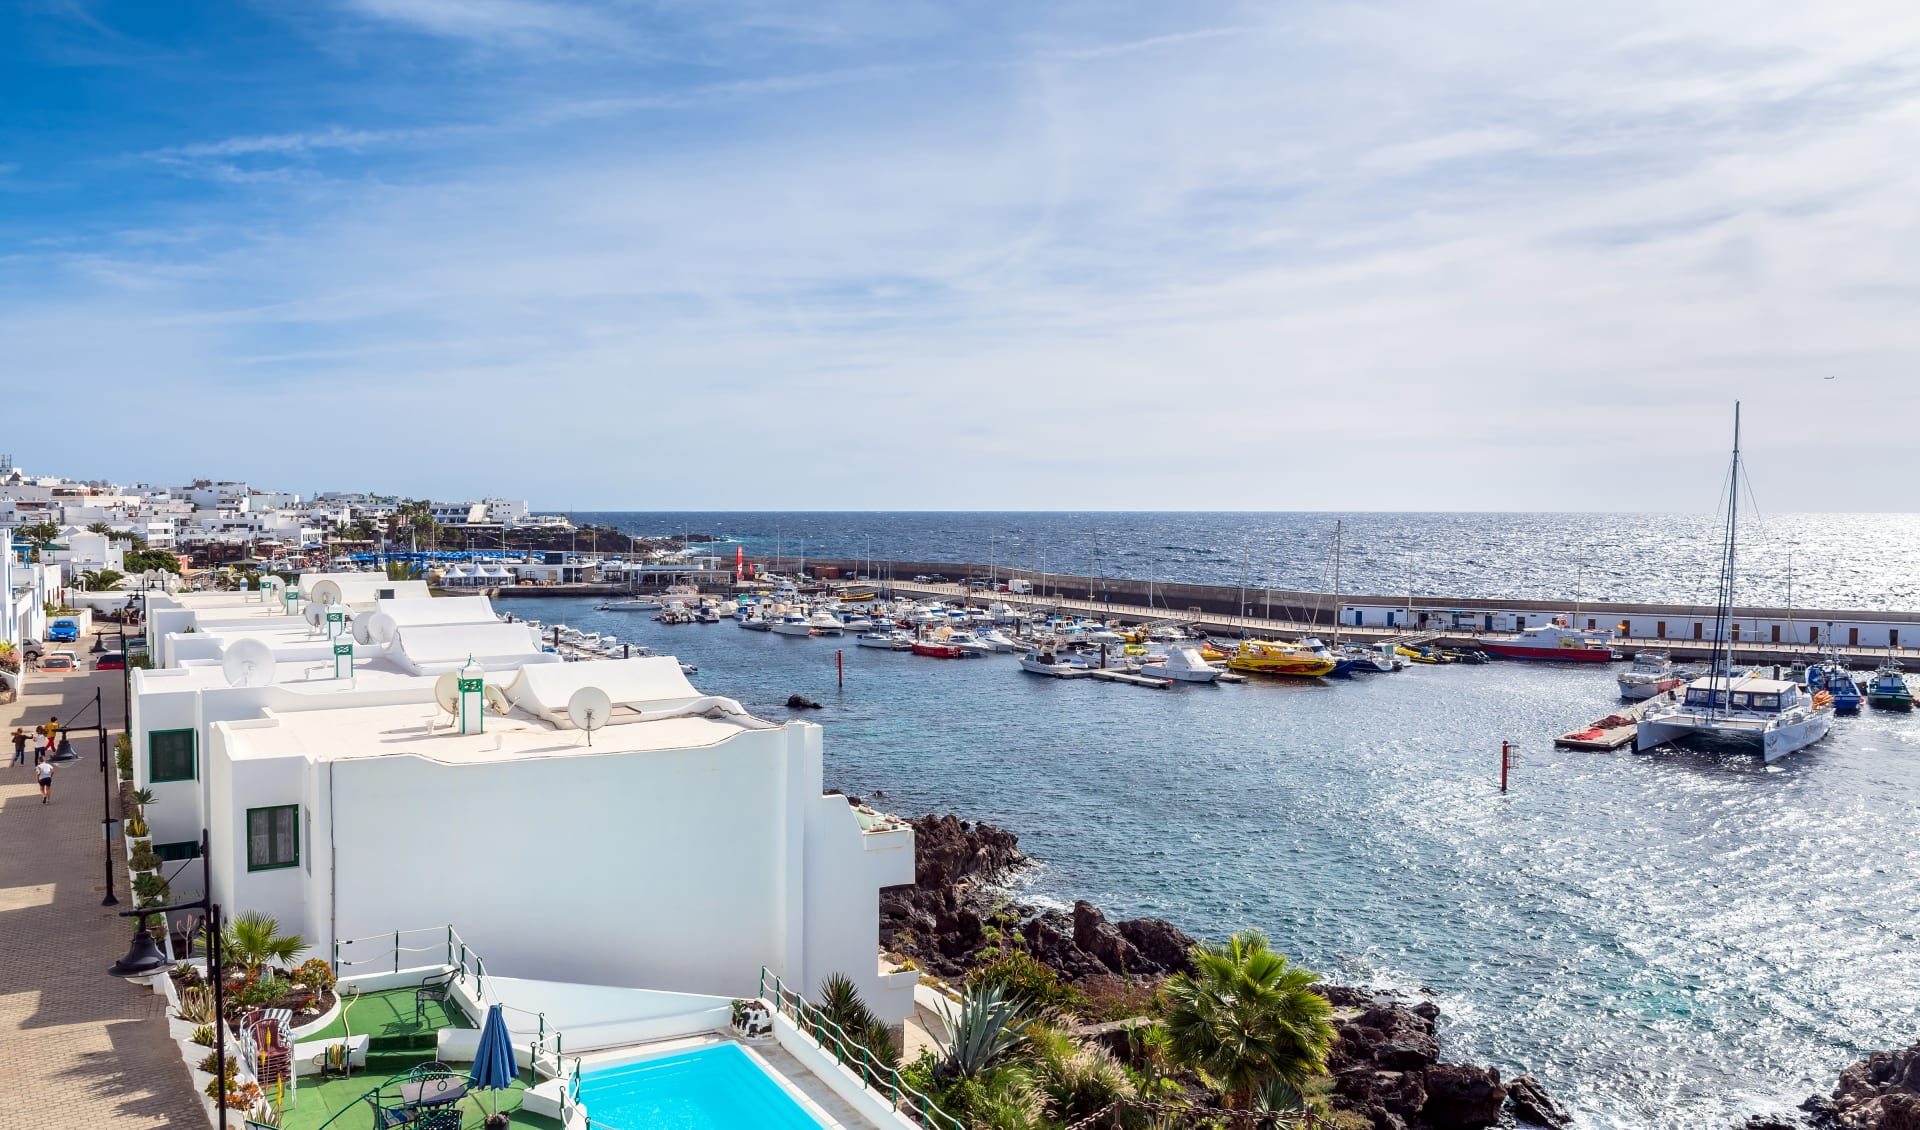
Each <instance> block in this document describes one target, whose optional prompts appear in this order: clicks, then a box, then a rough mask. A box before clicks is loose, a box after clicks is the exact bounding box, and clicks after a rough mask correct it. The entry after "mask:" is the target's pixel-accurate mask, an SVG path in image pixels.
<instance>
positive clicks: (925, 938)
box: [880, 814, 1853, 1130]
mask: <svg viewBox="0 0 1920 1130" xmlns="http://www.w3.org/2000/svg"><path fill="white" fill-rule="evenodd" d="M912 824H913V829H914V883H913V885H912V886H905V887H890V888H888V889H886V890H884V891H882V892H881V894H880V945H881V948H883V949H884V950H886V951H887V952H889V953H891V954H895V955H898V956H900V957H905V958H911V959H912V960H913V962H914V964H915V965H917V966H918V967H920V968H921V969H923V970H925V971H927V972H929V973H932V974H934V975H936V976H940V977H945V978H959V977H963V976H965V974H966V973H967V972H968V971H969V970H971V969H973V968H974V967H976V966H978V965H980V964H983V963H984V961H985V960H987V959H988V958H989V957H990V956H992V955H993V954H996V953H1000V952H1004V951H1006V950H1020V951H1023V952H1025V953H1027V954H1029V955H1031V956H1032V957H1033V958H1035V959H1036V960H1038V961H1040V962H1042V963H1044V964H1045V965H1047V966H1048V967H1049V968H1051V969H1053V970H1054V971H1055V972H1056V973H1058V974H1059V975H1060V976H1061V977H1062V978H1063V979H1065V980H1066V981H1068V982H1070V983H1072V984H1073V985H1075V986H1076V987H1079V988H1081V989H1083V990H1086V991H1088V993H1089V995H1090V996H1100V997H1105V998H1109V999H1110V998H1112V997H1113V996H1115V995H1116V994H1117V993H1119V992H1121V991H1123V989H1124V988H1134V987H1138V986H1142V985H1157V984H1158V982H1159V981H1160V980H1161V979H1163V978H1165V977H1167V976H1170V975H1172V974H1174V973H1178V972H1183V971H1185V970H1186V969H1187V968H1188V959H1187V951H1188V950H1189V949H1190V948H1191V947H1192V945H1193V944H1194V939H1193V938H1192V937H1191V936H1189V935H1188V934H1187V933H1186V932H1184V931H1183V930H1181V929H1180V928H1179V927H1178V926H1175V925H1174V924H1173V923H1170V922H1166V921H1164V920H1162V919H1158V918H1133V919H1126V920H1123V921H1118V922H1110V921H1108V920H1107V917H1106V915H1105V914H1103V913H1102V912H1101V911H1100V909H1099V908H1098V907H1096V906H1094V905H1093V904H1091V903H1089V902H1085V901H1080V902H1076V903H1074V904H1073V909H1072V910H1071V911H1067V910H1059V909H1042V908H1040V907H1037V906H1034V905H1031V904H1028V903H1023V902H1020V901H1018V900H1014V899H1010V898H1008V897H1007V896H1006V894H1005V892H1004V889H1003V887H1002V886H1001V885H1000V884H1002V883H1004V881H1005V880H1006V879H1007V878H1008V877H1010V876H1011V875H1013V874H1014V873H1015V872H1017V871H1018V870H1019V869H1020V868H1022V867H1024V866H1026V865H1027V864H1028V863H1029V860H1028V859H1027V857H1026V855H1024V854H1023V853H1022V852H1021V851H1020V847H1019V839H1018V837H1016V836H1015V835H1014V834H1013V833H1012V832H1009V831H1007V830H1005V829H1003V828H996V827H994V826H992V825H990V824H980V823H971V822H968V821H964V820H961V819H959V818H958V817H955V816H934V815H931V814H929V815H927V816H922V817H918V818H916V819H914V820H913V821H912ZM1322 991H1323V992H1324V994H1325V995H1326V997H1327V999H1328V1001H1329V1002H1330V1003H1331V1004H1332V1005H1333V1006H1334V1026H1335V1028H1336V1030H1337V1031H1338V1032H1339V1035H1340V1038H1339V1041H1338V1043H1336V1044H1335V1046H1334V1049H1333V1053H1332V1055H1331V1057H1330V1058H1329V1061H1328V1068H1329V1070H1330V1071H1331V1073H1332V1075H1333V1080H1334V1092H1333V1096H1332V1102H1333V1106H1334V1108H1335V1109H1336V1110H1346V1111H1352V1112H1355V1113H1357V1114H1359V1115H1361V1116H1363V1117H1365V1118H1366V1119H1367V1120H1368V1121H1369V1122H1371V1123H1372V1125H1373V1127H1374V1130H1471V1128H1477V1127H1487V1126H1498V1125H1512V1124H1518V1125H1529V1126H1545V1127H1552V1128H1555V1130H1558V1128H1562V1127H1567V1126H1571V1125H1572V1124H1573V1120H1572V1118H1571V1117H1570V1116H1569V1115H1568V1114H1567V1112H1566V1111H1565V1109H1564V1108H1562V1107H1561V1106H1560V1104H1559V1103H1557V1102H1556V1101H1554V1099H1553V1098H1552V1096H1550V1095H1549V1094H1547V1092H1546V1090H1545V1089H1544V1088H1543V1087H1541V1085H1540V1083H1539V1081H1538V1080H1536V1079H1534V1078H1533V1077H1532V1076H1531V1075H1521V1076H1518V1077H1516V1078H1513V1079H1510V1080H1502V1079H1501V1077H1500V1072H1499V1071H1498V1069H1495V1068H1491V1067H1479V1066H1475V1065H1473V1064H1462V1063H1449V1062H1445V1061H1443V1060H1441V1059H1440V1041H1439V1038H1438V1036H1437V1035H1436V1031H1435V1023H1436V1021H1437V1020H1438V1019H1439V1015H1440V1010H1439V1008H1438V1007H1437V1006H1436V1005H1435V1004H1434V1003H1433V1002H1432V1001H1417V1002H1409V1001H1408V1000H1406V999H1405V998H1402V997H1400V996H1398V995H1396V994H1391V993H1382V992H1378V991H1376V990H1373V989H1368V988H1356V987H1350V986H1344V985H1325V986H1323V988H1322ZM1847 1130H1853V1128H1852V1127H1850V1126H1849V1127H1847Z"/></svg>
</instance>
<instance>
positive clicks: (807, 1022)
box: [760, 965, 966, 1130]
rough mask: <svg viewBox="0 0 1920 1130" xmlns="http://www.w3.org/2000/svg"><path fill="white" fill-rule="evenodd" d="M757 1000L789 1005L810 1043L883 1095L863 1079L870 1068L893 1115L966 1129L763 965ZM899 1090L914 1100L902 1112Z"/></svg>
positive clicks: (942, 1129) (785, 1008) (778, 1008)
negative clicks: (852, 1067) (854, 1067)
mask: <svg viewBox="0 0 1920 1130" xmlns="http://www.w3.org/2000/svg"><path fill="white" fill-rule="evenodd" d="M769 979H771V980H772V982H773V995H772V997H768V995H767V982H768V980H769ZM760 999H761V1000H765V1001H768V1002H769V1003H770V1004H772V1005H773V1007H774V1011H775V1012H778V1013H782V1014H786V1013H788V1012H789V1005H791V1017H792V1020H793V1024H794V1027H796V1028H798V1029H799V1030H800V1031H801V1033H803V1034H804V1035H806V1036H808V1037H809V1038H811V1039H812V1040H813V1042H814V1043H816V1044H819V1045H820V1048H821V1050H822V1051H831V1052H832V1053H833V1057H834V1062H835V1063H837V1064H838V1065H839V1066H841V1067H843V1068H845V1067H846V1066H847V1063H848V1061H849V1060H852V1061H854V1062H856V1063H858V1064H859V1065H860V1085H861V1087H863V1088H864V1089H866V1090H868V1091H872V1092H873V1093H874V1094H876V1095H883V1097H884V1093H883V1092H881V1091H880V1090H878V1089H877V1088H876V1087H875V1086H874V1085H873V1083H872V1082H871V1081H869V1080H868V1078H867V1072H868V1069H869V1068H871V1069H872V1071H873V1073H874V1075H875V1076H876V1077H877V1078H878V1079H880V1080H883V1081H885V1082H886V1083H887V1084H888V1085H889V1089H890V1091H891V1097H890V1099H889V1102H890V1105H891V1107H892V1109H893V1110H895V1111H896V1112H899V1113H904V1114H909V1115H912V1116H914V1117H915V1119H916V1120H917V1121H918V1122H919V1123H920V1124H921V1125H922V1126H930V1127H935V1128H937V1130H966V1127H965V1126H964V1125H962V1124H961V1122H960V1120H959V1119H957V1118H955V1117H953V1116H952V1115H950V1114H948V1113H947V1112H946V1111H944V1110H941V1109H940V1108H939V1106H937V1105H935V1103H934V1101H933V1100H932V1099H930V1098H928V1097H927V1096H926V1095H924V1094H921V1093H920V1092H919V1091H917V1090H915V1089H914V1087H913V1085H912V1084H911V1083H908V1082H907V1081H906V1080H905V1079H902V1078H901V1077H900V1071H899V1069H898V1068H895V1067H892V1066H890V1065H888V1064H884V1063H881V1062H879V1061H878V1060H876V1059H874V1057H873V1053H872V1052H870V1051H868V1050H867V1048H866V1046H865V1045H863V1044H861V1043H860V1042H859V1041H857V1040H854V1039H853V1038H852V1037H850V1036H848V1035H847V1033H846V1032H845V1031H844V1030H843V1029H842V1028H841V1027H840V1025H838V1024H837V1023H835V1022H834V1021H833V1019H832V1018H831V1017H829V1016H828V1015H827V1014H826V1012H825V1011H823V1010H822V1009H821V1008H820V1006H819V1005H816V1004H813V1003H812V1002H810V1001H808V1000H807V999H806V998H805V997H803V996H801V995H800V994H799V993H796V992H794V991H793V990H792V989H789V988H787V987H786V985H785V984H784V983H782V982H781V980H780V975H779V974H778V973H775V972H773V971H772V970H770V969H768V968H767V967H766V966H764V965H763V966H761V967H760ZM822 1032H825V1033H826V1034H827V1035H829V1036H831V1037H832V1039H833V1046H832V1047H831V1048H829V1047H828V1046H827V1042H826V1041H825V1040H822V1039H821V1038H820V1034H821V1033H822ZM849 1047H851V1048H852V1049H853V1052H854V1053H856V1054H853V1055H849V1054H848V1051H847V1049H848V1048H849ZM902 1091H905V1092H906V1093H907V1094H909V1095H911V1096H913V1098H914V1099H915V1100H917V1101H916V1102H914V1103H912V1104H909V1106H908V1108H907V1109H906V1110H905V1111H902V1110H901V1107H900V1093H901V1092H902Z"/></svg>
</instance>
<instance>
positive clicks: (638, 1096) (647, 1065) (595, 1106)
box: [580, 1044, 820, 1130]
mask: <svg viewBox="0 0 1920 1130" xmlns="http://www.w3.org/2000/svg"><path fill="white" fill-rule="evenodd" d="M580 1101H581V1102H582V1103H584V1104H586V1108H587V1113H588V1114H589V1115H590V1116H591V1117H592V1119H593V1124H594V1125H595V1126H601V1127H606V1128H608V1130H737V1128H738V1127H742V1126H754V1127H760V1128H762V1130H819V1127H820V1124H819V1123H818V1122H816V1121H814V1119H813V1118H812V1117H811V1116H809V1115H808V1114H807V1112H806V1111H804V1110H802V1109H800V1105H799V1104H798V1103H796V1102H794V1101H793V1100H792V1099H791V1098H789V1097H788V1096H787V1093H786V1092H785V1091H782V1090H781V1089H780V1085H779V1084H778V1083H775V1082H774V1081H773V1080H772V1079H771V1078H770V1077H768V1075H767V1073H766V1072H764V1071H762V1070H761V1069H760V1067H759V1065H757V1064H755V1063H754V1062H753V1060H752V1059H751V1058H749V1057H748V1056H747V1053H746V1052H744V1051H742V1050H740V1048H738V1047H737V1046H735V1045H733V1044H723V1045H721V1046H719V1047H712V1048H702V1049H701V1050H699V1051H694V1052H687V1053H685V1054H683V1055H671V1056H663V1057H662V1058H660V1059H648V1060H642V1061H640V1062H639V1063H629V1064H627V1065H625V1066H624V1067H610V1068H607V1069H606V1070H604V1071H590V1072H587V1073H586V1074H585V1075H582V1076H581V1078H580Z"/></svg>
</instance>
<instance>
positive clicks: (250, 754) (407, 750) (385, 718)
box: [215, 701, 764, 765]
mask: <svg viewBox="0 0 1920 1130" xmlns="http://www.w3.org/2000/svg"><path fill="white" fill-rule="evenodd" d="M215 725H216V726H225V727H227V728H228V732H229V735H230V736H229V739H228V742H227V749H228V752H229V754H230V756H232V757H234V758H235V759H236V760H244V759H253V758H273V757H304V758H306V759H307V760H309V761H314V762H322V761H352V760H359V759H364V758H374V757H394V756H402V755H411V756H415V757H423V758H426V759H427V760H429V761H438V762H441V763H443V764H448V765H478V764H489V763H495V762H505V761H525V760H530V759H534V758H543V757H591V756H596V755H612V754H620V753H652V752H659V751H663V750H673V749H698V748H703V747H706V746H713V745H718V744H719V743H721V742H723V741H726V740H727V739H728V738H731V737H733V736H734V735H736V734H739V733H742V732H744V731H746V730H749V729H753V728H756V727H755V726H754V725H753V724H752V721H751V720H742V719H735V718H731V717H725V716H722V717H719V718H710V717H705V716H701V715H685V716H680V717H671V718H656V719H652V720H648V721H635V722H627V723H621V724H616V725H612V726H607V727H605V728H604V729H600V730H596V731H594V732H593V734H592V735H591V736H592V739H593V744H592V745H591V746H589V745H588V744H587V739H588V736H589V735H588V734H587V732H586V731H584V730H575V729H560V728H559V727H556V726H553V725H551V724H549V723H547V722H545V721H542V720H540V719H538V718H535V717H532V716H531V715H528V714H526V713H524V712H522V711H520V710H519V709H517V708H516V709H515V710H513V711H511V712H510V713H508V714H504V715H502V714H498V713H495V712H494V710H492V709H491V708H489V709H488V711H487V716H486V722H485V726H486V729H485V731H484V732H482V733H479V734H459V733H455V732H453V731H452V726H453V719H452V717H451V716H450V715H448V714H446V713H445V712H443V711H442V710H441V709H440V708H439V706H437V705H435V704H434V703H432V702H431V701H428V702H416V703H405V704H401V705H397V706H341V707H338V708H334V709H326V710H293V711H280V712H269V717H267V718H263V719H258V720H246V721H242V722H217V723H215ZM761 725H764V723H762V724H761ZM430 727H431V729H430Z"/></svg>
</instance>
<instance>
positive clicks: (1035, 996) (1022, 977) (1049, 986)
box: [967, 950, 1087, 1012]
mask: <svg viewBox="0 0 1920 1130" xmlns="http://www.w3.org/2000/svg"><path fill="white" fill-rule="evenodd" d="M993 987H997V988H999V989H1000V991H1001V992H1002V994H1003V995H1005V996H1006V997H1007V998H1008V999H1009V1000H1014V1001H1018V1002H1020V1004H1022V1005H1023V1006H1025V1007H1026V1009H1027V1010H1028V1011H1048V1010H1053V1011H1059V1012H1080V1011H1081V1010H1083V1009H1085V1008H1086V1006H1087V1000H1086V997H1085V996H1083V995H1082V994H1081V992H1080V990H1078V989H1076V988H1074V987H1073V986H1072V985H1070V984H1068V983H1067V982H1066V981H1064V980H1062V979H1061V977H1060V974H1058V973H1056V972H1054V971H1053V969H1052V968H1051V967H1049V966H1047V965H1045V964H1043V963H1041V962H1040V961H1039V959H1037V958H1035V957H1034V956H1033V955H1032V954H1029V953H1027V952H1025V951H1024V950H1005V951H1002V952H1001V954H1000V956H999V957H997V958H994V959H993V960H992V961H990V962H988V963H987V964H985V965H982V966H980V967H978V968H976V969H975V970H974V971H973V972H971V973H969V974H967V988H968V989H969V990H974V989H985V988H993Z"/></svg>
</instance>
